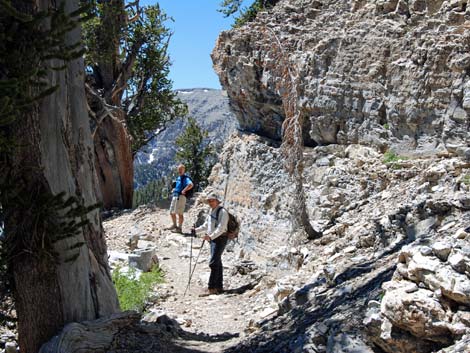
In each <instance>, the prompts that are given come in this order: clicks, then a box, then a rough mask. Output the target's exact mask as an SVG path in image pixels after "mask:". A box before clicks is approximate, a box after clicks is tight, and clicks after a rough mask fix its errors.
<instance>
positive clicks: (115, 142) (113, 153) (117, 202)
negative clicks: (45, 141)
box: [90, 0, 135, 209]
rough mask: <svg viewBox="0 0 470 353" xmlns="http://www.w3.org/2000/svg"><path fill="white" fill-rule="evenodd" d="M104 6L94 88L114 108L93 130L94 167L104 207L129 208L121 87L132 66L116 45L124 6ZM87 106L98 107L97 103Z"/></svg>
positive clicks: (130, 175)
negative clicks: (99, 53)
mask: <svg viewBox="0 0 470 353" xmlns="http://www.w3.org/2000/svg"><path fill="white" fill-rule="evenodd" d="M105 6H106V7H105V17H104V18H103V28H102V31H101V33H100V37H99V38H98V40H99V41H100V43H101V45H100V47H101V48H102V50H103V53H104V55H102V56H101V58H100V59H101V61H100V62H98V63H97V65H98V67H99V70H98V72H99V74H100V77H98V78H97V79H96V80H95V82H94V83H93V86H94V88H95V89H99V90H100V91H101V92H102V93H101V96H102V98H103V100H104V102H105V103H106V104H108V105H110V106H112V107H115V109H114V110H113V111H112V112H110V113H109V114H108V116H106V117H105V118H104V119H103V120H102V121H101V123H99V124H98V125H97V127H96V132H95V134H94V145H95V160H96V168H97V171H98V180H99V184H100V188H101V197H102V202H103V206H104V208H106V209H110V208H113V207H117V208H131V207H132V195H133V191H134V163H133V162H134V158H133V156H132V147H131V145H132V144H131V136H130V134H129V132H128V131H127V126H126V116H125V114H126V113H125V112H124V111H123V110H122V109H121V107H122V94H123V92H124V90H123V88H124V85H125V82H126V80H127V77H128V75H129V73H128V71H127V67H131V66H132V63H130V62H125V63H121V60H122V59H121V58H120V42H119V38H120V36H121V33H120V30H121V28H122V27H123V23H124V22H125V21H126V15H125V9H124V6H125V5H124V1H123V0H111V1H109V3H107V4H106V5H105ZM133 60H135V59H133ZM90 106H91V107H93V106H95V107H96V106H98V107H99V108H101V107H100V104H92V105H90ZM96 113H97V115H98V114H99V112H96Z"/></svg>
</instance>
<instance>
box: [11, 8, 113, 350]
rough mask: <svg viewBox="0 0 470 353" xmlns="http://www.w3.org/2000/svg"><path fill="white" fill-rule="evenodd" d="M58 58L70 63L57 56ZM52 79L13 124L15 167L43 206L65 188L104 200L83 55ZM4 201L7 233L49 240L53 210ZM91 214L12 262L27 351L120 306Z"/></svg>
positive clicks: (75, 35)
mask: <svg viewBox="0 0 470 353" xmlns="http://www.w3.org/2000/svg"><path fill="white" fill-rule="evenodd" d="M64 2H65V4H66V10H67V12H68V13H70V12H71V11H73V10H75V9H76V8H77V3H78V0H65V1H64ZM18 3H22V2H21V1H18ZM53 3H55V2H53V1H52V0H41V1H40V2H39V3H37V8H38V10H41V9H43V10H45V9H47V8H48V7H49V6H53ZM20 5H21V4H20ZM79 38H80V31H79V30H78V29H77V30H74V31H73V32H70V33H69V34H68V36H67V44H73V43H76V42H77V41H78V40H79ZM19 59H21V58H19ZM54 64H57V65H54V66H60V65H63V64H64V63H63V62H61V61H59V60H57V62H55V63H54ZM48 81H49V83H50V84H51V85H55V84H59V85H60V88H59V90H58V91H56V92H55V93H53V94H52V95H50V96H48V97H47V98H45V99H44V100H43V102H42V103H41V104H40V105H39V106H38V107H37V108H35V109H34V110H33V111H31V112H30V113H29V114H27V115H25V116H23V117H22V119H20V120H19V121H17V122H16V123H15V125H13V126H12V128H11V130H10V131H11V134H12V136H14V137H15V138H16V141H17V142H18V146H19V148H17V149H16V150H15V151H14V152H13V154H12V155H11V157H10V164H9V166H8V167H9V168H10V170H11V171H12V175H14V176H15V178H17V180H18V182H20V181H21V183H22V185H23V186H24V190H23V192H26V195H29V196H28V197H29V199H30V200H31V201H32V203H35V202H37V205H40V204H41V203H40V201H37V200H39V199H42V198H44V197H48V196H51V197H52V196H53V195H57V194H59V193H61V192H64V193H65V198H68V197H71V196H73V197H75V198H76V199H77V200H78V201H79V202H80V203H82V204H83V205H85V206H90V205H93V204H95V203H96V202H97V199H96V189H97V185H96V176H95V170H94V152H93V144H92V138H91V133H90V127H89V118H88V113H87V108H86V97H85V91H84V66H83V60H82V59H77V60H73V61H71V62H68V63H67V68H66V69H65V70H63V71H51V73H50V74H49V76H48ZM2 207H3V208H4V210H5V211H6V215H7V218H6V219H5V232H6V234H9V233H10V232H11V233H14V234H16V235H18V236H19V237H20V238H21V239H23V236H24V239H30V235H31V234H32V236H33V237H39V238H40V239H41V238H42V239H43V241H44V239H47V237H48V235H49V234H48V231H49V230H50V229H49V228H48V226H46V225H45V224H47V221H41V222H39V221H38V220H39V219H41V220H43V219H44V217H45V218H47V216H48V215H47V214H45V215H43V216H41V217H43V218H38V217H37V209H36V211H34V212H33V211H31V209H18V207H17V206H16V208H15V206H14V205H8V204H3V205H2ZM31 208H33V207H31ZM64 212H65V210H64ZM86 217H87V218H88V221H89V222H88V224H86V225H85V226H82V227H81V229H80V231H79V232H77V233H76V234H75V235H74V236H71V237H65V238H63V239H60V240H56V241H53V242H51V248H50V249H49V248H47V247H45V248H43V249H39V250H40V251H38V252H35V250H37V249H31V248H30V244H21V241H20V240H18V242H20V243H19V244H17V245H16V248H17V249H19V250H20V251H19V252H18V253H16V254H14V255H15V257H13V258H12V259H11V260H10V265H11V269H12V272H13V281H14V292H13V294H14V299H15V305H16V309H17V313H18V330H19V344H20V350H21V352H23V353H35V352H37V351H38V350H39V348H40V347H41V345H42V344H43V343H45V342H46V341H48V340H49V339H51V337H52V336H53V335H54V334H56V333H58V331H59V330H60V329H61V328H62V327H63V326H64V325H65V324H66V323H69V322H74V321H84V320H91V319H96V318H98V317H101V316H103V315H108V314H111V313H114V312H117V311H119V304H118V300H117V295H116V291H115V289H114V286H113V284H112V280H111V276H110V271H109V266H108V263H107V253H106V244H105V240H104V234H103V229H102V226H101V220H100V215H99V211H98V210H96V209H95V210H94V211H92V212H89V213H88V214H87V215H86ZM36 239H37V238H36ZM39 243H40V242H39ZM46 243H47V242H46Z"/></svg>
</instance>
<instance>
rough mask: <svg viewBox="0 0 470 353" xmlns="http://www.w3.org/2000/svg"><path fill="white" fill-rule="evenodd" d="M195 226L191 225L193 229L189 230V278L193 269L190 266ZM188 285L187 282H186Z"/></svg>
mask: <svg viewBox="0 0 470 353" xmlns="http://www.w3.org/2000/svg"><path fill="white" fill-rule="evenodd" d="M195 228H196V225H195V224H193V227H192V228H191V245H190V248H189V277H191V268H192V267H193V265H192V260H193V237H195V236H196V229H195ZM188 285H189V282H188Z"/></svg>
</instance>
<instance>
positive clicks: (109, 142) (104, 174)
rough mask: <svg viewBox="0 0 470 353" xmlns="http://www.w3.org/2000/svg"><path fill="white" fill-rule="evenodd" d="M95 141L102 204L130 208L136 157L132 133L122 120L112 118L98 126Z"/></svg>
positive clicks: (110, 206)
mask: <svg viewBox="0 0 470 353" xmlns="http://www.w3.org/2000/svg"><path fill="white" fill-rule="evenodd" d="M116 115H117V114H116ZM94 145H95V161H96V168H97V171H98V180H99V185H100V190H101V197H102V202H103V207H104V208H105V209H110V208H113V207H117V208H131V207H132V195H133V191H134V163H133V162H134V160H133V157H132V150H131V143H130V135H129V133H128V132H127V130H126V129H125V127H124V125H123V123H122V122H119V121H116V120H114V119H109V118H107V119H105V120H103V122H102V123H101V125H100V126H99V127H97V131H96V133H95V136H94Z"/></svg>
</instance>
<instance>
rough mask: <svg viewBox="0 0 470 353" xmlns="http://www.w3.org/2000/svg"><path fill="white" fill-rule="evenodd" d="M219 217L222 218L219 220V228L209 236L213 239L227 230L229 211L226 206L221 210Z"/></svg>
mask: <svg viewBox="0 0 470 353" xmlns="http://www.w3.org/2000/svg"><path fill="white" fill-rule="evenodd" d="M219 218H220V222H218V224H217V228H215V229H214V231H213V232H212V233H211V234H209V237H210V238H211V240H214V239H216V238H217V237H220V236H221V235H222V234H224V233H225V232H227V224H228V213H227V210H225V208H223V209H222V210H221V211H220V215H219Z"/></svg>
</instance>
